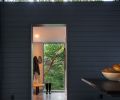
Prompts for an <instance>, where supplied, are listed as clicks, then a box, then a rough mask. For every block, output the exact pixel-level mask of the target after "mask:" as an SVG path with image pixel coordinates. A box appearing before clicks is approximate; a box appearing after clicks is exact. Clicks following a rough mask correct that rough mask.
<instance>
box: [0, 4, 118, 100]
mask: <svg viewBox="0 0 120 100" xmlns="http://www.w3.org/2000/svg"><path fill="white" fill-rule="evenodd" d="M0 22H1V27H0V29H1V30H0V48H1V49H0V63H1V65H0V68H1V70H0V75H1V78H0V82H1V84H2V85H0V86H1V87H0V91H1V94H0V97H1V100H10V96H11V95H15V100H30V99H31V89H30V88H31V83H30V82H31V25H32V24H45V23H47V24H49V23H50V24H60V23H62V24H66V25H67V33H68V34H67V36H68V37H67V38H68V66H67V67H68V100H98V99H99V98H98V94H99V92H97V91H95V90H93V89H92V88H89V87H88V86H86V85H84V83H82V82H81V81H80V78H81V77H87V78H103V77H102V75H101V72H100V71H101V70H102V69H103V68H104V67H105V66H111V65H112V64H115V63H120V3H115V2H107V3H103V2H98V3H4V4H3V3H1V4H0ZM1 80H2V81H1ZM104 99H105V100H119V99H120V98H113V97H110V96H105V98H104Z"/></svg>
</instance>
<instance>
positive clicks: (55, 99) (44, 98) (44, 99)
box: [33, 92, 67, 100]
mask: <svg viewBox="0 0 120 100" xmlns="http://www.w3.org/2000/svg"><path fill="white" fill-rule="evenodd" d="M66 97H67V96H66V94H65V93H64V92H53V93H51V94H46V93H39V94H38V95H33V100H67V99H66Z"/></svg>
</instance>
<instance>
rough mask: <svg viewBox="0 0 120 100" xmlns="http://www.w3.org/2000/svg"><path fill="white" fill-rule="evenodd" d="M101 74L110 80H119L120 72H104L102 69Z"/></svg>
mask: <svg viewBox="0 0 120 100" xmlns="http://www.w3.org/2000/svg"><path fill="white" fill-rule="evenodd" d="M102 74H103V76H104V77H105V78H106V79H108V80H111V81H120V73H116V72H104V71H102Z"/></svg>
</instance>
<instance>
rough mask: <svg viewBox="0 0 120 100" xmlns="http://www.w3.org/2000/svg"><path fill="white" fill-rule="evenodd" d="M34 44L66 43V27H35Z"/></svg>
mask: <svg viewBox="0 0 120 100" xmlns="http://www.w3.org/2000/svg"><path fill="white" fill-rule="evenodd" d="M33 42H66V26H65V25H46V26H35V27H33Z"/></svg>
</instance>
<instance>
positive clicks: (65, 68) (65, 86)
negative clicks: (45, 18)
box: [31, 23, 68, 100]
mask: <svg viewBox="0 0 120 100" xmlns="http://www.w3.org/2000/svg"><path fill="white" fill-rule="evenodd" d="M46 25H48V26H51V25H52V26H58V27H59V26H65V27H66V40H65V43H64V45H65V46H64V47H65V61H64V63H65V64H64V65H65V66H64V70H66V71H64V72H65V78H64V79H65V83H64V84H65V85H64V89H65V94H66V100H67V93H68V91H67V90H68V88H67V85H68V83H67V82H68V76H67V75H68V70H67V65H68V60H67V57H68V54H67V41H68V40H67V36H68V32H67V24H62V23H61V24H56V23H55V24H54V23H52V24H51V23H50V24H32V25H31V99H32V100H33V96H32V95H33V86H32V83H33V74H32V73H33V70H32V67H33V59H32V55H33V52H32V51H33V27H42V26H46ZM49 43H50V42H49ZM51 43H53V42H51ZM56 43H58V42H56ZM59 43H60V42H59ZM61 43H63V42H61ZM43 56H44V55H43Z"/></svg>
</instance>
